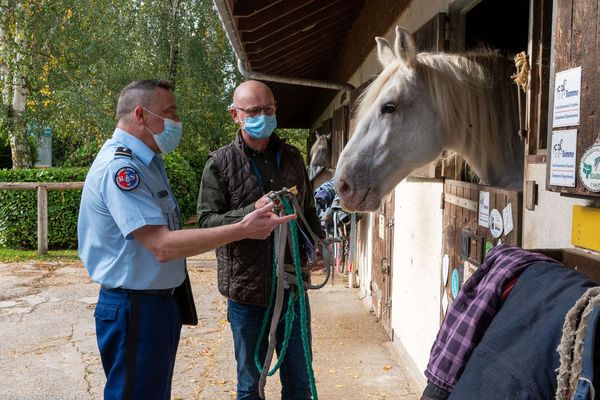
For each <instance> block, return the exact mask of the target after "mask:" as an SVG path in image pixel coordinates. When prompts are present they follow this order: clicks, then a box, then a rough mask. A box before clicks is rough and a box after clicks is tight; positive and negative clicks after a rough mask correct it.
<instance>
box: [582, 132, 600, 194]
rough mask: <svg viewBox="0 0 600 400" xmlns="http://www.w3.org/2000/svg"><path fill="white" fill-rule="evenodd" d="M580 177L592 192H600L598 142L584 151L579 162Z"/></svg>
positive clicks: (599, 145) (599, 148) (599, 149)
mask: <svg viewBox="0 0 600 400" xmlns="http://www.w3.org/2000/svg"><path fill="white" fill-rule="evenodd" d="M579 178H581V182H582V183H583V186H585V187H586V188H587V189H588V190H589V191H591V192H600V144H599V143H596V144H594V145H593V146H592V147H590V148H589V149H587V150H586V151H585V153H583V157H581V162H580V163H579Z"/></svg>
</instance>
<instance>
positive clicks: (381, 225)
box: [379, 213, 385, 240]
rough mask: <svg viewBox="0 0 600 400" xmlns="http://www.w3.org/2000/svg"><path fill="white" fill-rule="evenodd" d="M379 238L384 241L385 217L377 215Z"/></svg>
mask: <svg viewBox="0 0 600 400" xmlns="http://www.w3.org/2000/svg"><path fill="white" fill-rule="evenodd" d="M379 238H380V239H382V240H384V239H385V215H384V214H381V213H380V214H379Z"/></svg>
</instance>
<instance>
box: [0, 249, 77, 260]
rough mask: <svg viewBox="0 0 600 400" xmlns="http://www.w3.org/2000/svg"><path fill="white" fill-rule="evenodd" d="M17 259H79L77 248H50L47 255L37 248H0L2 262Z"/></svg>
mask: <svg viewBox="0 0 600 400" xmlns="http://www.w3.org/2000/svg"><path fill="white" fill-rule="evenodd" d="M16 261H66V262H73V261H79V255H78V254H77V250H49V251H48V254H46V255H45V256H40V255H38V253H37V250H15V249H4V248H0V262H3V263H7V262H16Z"/></svg>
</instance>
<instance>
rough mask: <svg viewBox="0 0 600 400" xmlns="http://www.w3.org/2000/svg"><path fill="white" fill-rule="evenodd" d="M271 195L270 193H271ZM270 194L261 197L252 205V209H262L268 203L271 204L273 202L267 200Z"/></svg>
mask: <svg viewBox="0 0 600 400" xmlns="http://www.w3.org/2000/svg"><path fill="white" fill-rule="evenodd" d="M271 193H272V192H271ZM271 193H267V194H265V195H264V196H263V197H261V198H260V199H258V200H256V203H254V209H255V210H258V209H259V208H263V207H264V206H266V205H267V204H269V203H272V202H273V200H271V199H270V198H269V195H270V194H271Z"/></svg>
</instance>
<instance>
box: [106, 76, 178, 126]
mask: <svg viewBox="0 0 600 400" xmlns="http://www.w3.org/2000/svg"><path fill="white" fill-rule="evenodd" d="M156 88H162V89H166V90H168V91H169V92H173V90H174V89H175V85H174V84H173V82H172V81H165V80H158V79H145V80H141V81H134V82H131V83H130V84H129V85H127V86H125V87H124V88H123V89H122V90H121V93H120V94H119V100H118V101H117V120H120V119H121V118H123V117H125V116H126V115H128V114H130V113H131V112H133V110H134V109H135V108H136V107H137V106H142V107H146V108H147V107H151V106H152V101H153V100H154V94H155V93H154V91H155V89H156Z"/></svg>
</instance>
